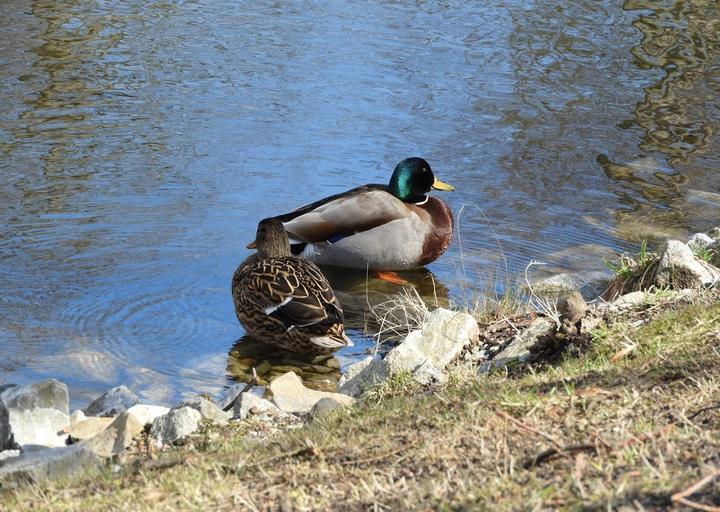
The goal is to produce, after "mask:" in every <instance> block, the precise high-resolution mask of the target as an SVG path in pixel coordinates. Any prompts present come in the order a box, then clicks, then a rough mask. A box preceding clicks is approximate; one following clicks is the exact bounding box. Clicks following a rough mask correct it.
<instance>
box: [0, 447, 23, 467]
mask: <svg viewBox="0 0 720 512" xmlns="http://www.w3.org/2000/svg"><path fill="white" fill-rule="evenodd" d="M20 455H22V452H21V451H20V450H2V451H0V467H2V465H3V464H2V462H3V461H4V460H8V459H13V458H15V457H20Z"/></svg>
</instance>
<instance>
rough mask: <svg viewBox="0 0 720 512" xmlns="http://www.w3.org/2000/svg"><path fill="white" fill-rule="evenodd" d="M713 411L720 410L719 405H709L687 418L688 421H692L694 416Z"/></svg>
mask: <svg viewBox="0 0 720 512" xmlns="http://www.w3.org/2000/svg"><path fill="white" fill-rule="evenodd" d="M713 409H720V403H718V404H716V405H709V406H707V407H703V408H702V409H698V410H697V411H695V412H694V413H692V414H691V415H690V416H688V419H689V420H693V419H695V417H696V416H699V415H701V414H702V413H704V412H707V411H712V410H713Z"/></svg>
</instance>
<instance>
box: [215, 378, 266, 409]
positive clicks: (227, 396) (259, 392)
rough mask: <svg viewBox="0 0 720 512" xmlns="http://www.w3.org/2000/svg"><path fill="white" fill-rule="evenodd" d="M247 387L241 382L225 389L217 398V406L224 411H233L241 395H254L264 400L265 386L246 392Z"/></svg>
mask: <svg viewBox="0 0 720 512" xmlns="http://www.w3.org/2000/svg"><path fill="white" fill-rule="evenodd" d="M246 387H247V384H245V383H242V382H241V383H239V384H233V385H232V386H230V387H229V388H225V389H223V390H222V391H221V392H220V393H218V395H217V396H216V397H215V404H216V405H217V406H218V407H219V408H220V409H222V410H223V411H229V410H230V409H232V407H233V402H234V401H235V399H236V398H237V397H239V396H240V393H252V394H253V395H255V396H257V397H259V398H262V397H263V395H264V394H265V386H252V387H251V388H250V389H249V390H247V391H244V390H245V388H246Z"/></svg>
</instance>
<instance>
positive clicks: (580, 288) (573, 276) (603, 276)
mask: <svg viewBox="0 0 720 512" xmlns="http://www.w3.org/2000/svg"><path fill="white" fill-rule="evenodd" d="M609 280H610V274H609V272H606V271H600V270H595V271H590V272H578V273H567V272H562V273H559V274H555V275H552V276H549V277H545V278H542V279H538V280H537V281H535V282H534V283H532V291H533V292H534V293H535V294H536V295H538V296H540V297H552V298H555V297H561V296H564V295H566V294H567V293H568V292H573V291H577V292H579V293H580V294H581V295H582V296H583V297H587V298H588V299H594V298H596V297H598V296H599V295H600V294H601V293H602V292H603V290H604V289H605V288H606V287H607V284H608V282H609Z"/></svg>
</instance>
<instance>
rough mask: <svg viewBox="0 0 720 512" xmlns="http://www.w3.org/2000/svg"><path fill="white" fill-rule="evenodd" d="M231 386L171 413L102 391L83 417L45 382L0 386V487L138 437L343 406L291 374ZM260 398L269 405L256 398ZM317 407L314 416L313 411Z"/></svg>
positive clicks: (163, 441) (345, 401) (168, 440)
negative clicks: (259, 383) (258, 384)
mask: <svg viewBox="0 0 720 512" xmlns="http://www.w3.org/2000/svg"><path fill="white" fill-rule="evenodd" d="M247 388H248V386H245V385H241V384H237V385H234V386H232V387H231V388H229V389H226V390H225V391H224V392H223V393H222V394H221V395H220V396H218V397H217V398H216V399H214V400H212V399H210V398H208V397H203V396H194V397H190V398H187V399H185V400H183V401H181V402H180V403H178V404H177V405H175V406H174V407H172V408H168V407H164V406H159V405H151V404H141V403H140V400H139V399H138V397H137V396H136V395H135V394H134V393H133V392H132V391H130V390H129V389H128V388H127V387H125V386H118V387H115V388H112V389H110V390H108V391H107V392H106V393H104V394H103V395H101V396H100V397H98V398H97V399H96V400H94V401H93V402H92V403H91V404H89V405H88V406H87V407H86V408H85V409H84V410H77V411H74V412H73V413H72V414H70V413H69V393H68V388H67V386H66V385H65V384H63V383H62V382H59V381H57V380H54V379H49V380H46V381H43V382H40V383H37V384H30V385H14V384H7V385H3V386H1V387H0V487H2V486H7V485H10V484H14V483H18V482H28V481H29V482H38V481H41V480H45V479H48V478H57V477H60V476H66V475H68V474H70V473H72V472H75V471H79V470H81V469H88V468H90V467H93V466H98V465H100V464H101V463H102V462H103V461H104V460H106V459H109V458H111V457H113V456H118V455H121V454H122V453H123V452H124V451H125V450H126V449H127V448H128V447H129V446H130V445H131V444H132V442H133V440H134V439H136V438H137V437H138V436H139V435H140V434H141V433H142V432H143V431H145V432H146V433H147V436H148V440H149V441H150V443H152V445H153V446H154V447H155V448H162V447H164V446H166V445H171V444H174V443H177V442H179V441H181V440H183V439H184V438H186V437H187V436H190V435H191V434H193V433H195V432H196V431H197V430H198V428H199V427H200V425H201V423H202V422H203V421H206V422H209V423H214V424H220V425H222V424H226V423H228V422H229V421H242V420H248V419H250V418H252V419H253V420H257V421H264V422H283V423H284V424H288V423H299V422H301V421H302V420H301V419H300V418H301V417H303V416H305V417H312V416H313V415H316V414H318V411H319V410H322V411H326V410H328V409H332V408H335V407H341V406H346V405H350V404H352V403H353V402H354V399H353V398H351V397H349V396H347V395H343V394H339V393H329V392H321V391H315V390H312V389H308V388H306V387H305V386H304V385H303V383H302V381H301V380H300V378H299V377H298V376H297V375H295V374H294V373H292V372H289V373H287V374H285V375H282V376H280V377H278V378H276V379H275V380H273V382H272V383H271V384H270V386H269V387H268V389H267V390H265V389H263V388H258V387H255V388H252V389H247ZM263 393H266V394H268V396H269V400H268V399H265V398H262V396H261V395H262V394H263ZM319 402H322V403H321V404H320V405H319V406H318V409H317V411H314V408H316V405H317V404H318V403H319Z"/></svg>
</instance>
